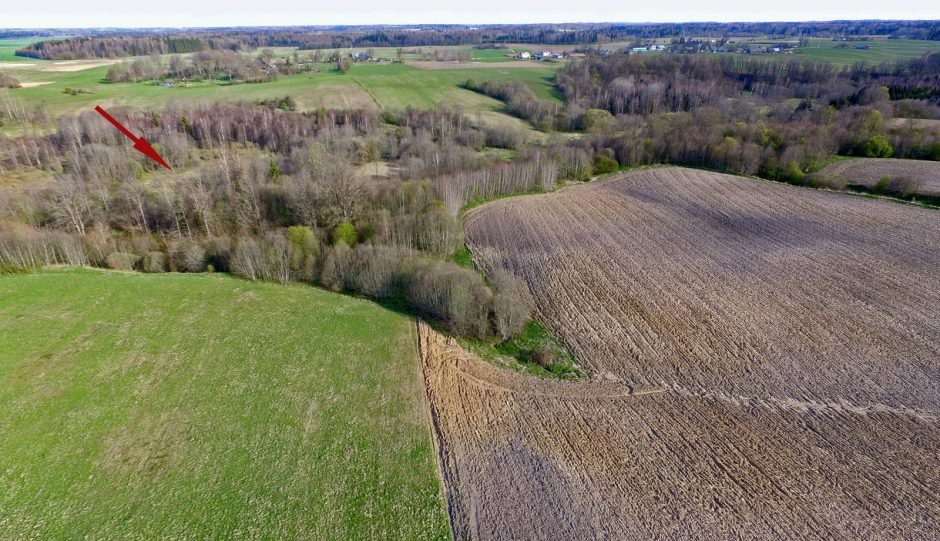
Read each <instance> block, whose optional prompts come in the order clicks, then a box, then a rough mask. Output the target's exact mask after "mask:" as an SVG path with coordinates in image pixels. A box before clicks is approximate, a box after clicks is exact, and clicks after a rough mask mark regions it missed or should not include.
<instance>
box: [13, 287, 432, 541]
mask: <svg viewBox="0 0 940 541" xmlns="http://www.w3.org/2000/svg"><path fill="white" fill-rule="evenodd" d="M0 344H2V347H0V411H2V412H3V414H2V415H0V538H2V539H9V540H14V539H66V538H68V539H76V538H78V539H84V538H88V539H183V538H187V539H190V538H204V539H272V538H281V539H286V538H289V539H447V538H448V537H449V528H448V524H447V516H446V512H445V508H444V505H443V503H444V502H443V501H442V499H441V488H440V482H439V480H438V475H437V473H436V472H437V467H436V465H435V462H434V453H433V451H432V447H431V436H430V433H429V431H428V428H427V419H426V417H427V416H426V414H425V410H426V407H425V405H424V396H423V391H422V390H421V383H420V371H419V367H418V364H417V351H416V348H415V334H414V323H413V321H412V320H411V319H409V318H406V317H404V316H401V315H399V314H396V313H394V312H391V311H388V310H384V309H382V308H379V307H377V306H376V305H375V304H372V303H369V302H366V301H361V300H357V299H352V298H349V297H343V296H340V295H336V294H331V293H326V292H323V291H319V290H315V289H313V288H310V287H304V286H281V285H273V284H261V283H252V282H246V281H242V280H237V279H234V278H230V277H225V276H218V275H184V274H164V275H144V274H129V273H114V272H101V271H91V270H70V271H43V272H39V273H36V274H27V275H18V276H3V277H0Z"/></svg>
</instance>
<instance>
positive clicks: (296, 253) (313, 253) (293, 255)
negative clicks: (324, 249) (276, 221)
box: [287, 225, 320, 281]
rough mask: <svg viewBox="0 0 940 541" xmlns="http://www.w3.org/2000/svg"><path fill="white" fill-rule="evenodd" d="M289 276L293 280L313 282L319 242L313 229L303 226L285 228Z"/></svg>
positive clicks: (318, 253)
mask: <svg viewBox="0 0 940 541" xmlns="http://www.w3.org/2000/svg"><path fill="white" fill-rule="evenodd" d="M287 241H288V242H289V243H290V246H289V259H290V274H291V278H292V279H294V280H302V281H313V279H314V278H315V274H316V264H317V258H318V257H319V255H320V242H319V241H318V240H317V236H316V234H315V233H314V232H313V229H311V228H309V227H307V226H304V225H295V226H293V227H289V228H287Z"/></svg>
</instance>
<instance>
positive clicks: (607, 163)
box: [594, 155, 620, 175]
mask: <svg viewBox="0 0 940 541" xmlns="http://www.w3.org/2000/svg"><path fill="white" fill-rule="evenodd" d="M619 168H620V164H618V163H617V160H614V159H612V158H608V157H607V156H603V155H601V156H598V157H596V158H594V173H596V174H598V175H603V174H604V173H614V172H616V171H617V169H619Z"/></svg>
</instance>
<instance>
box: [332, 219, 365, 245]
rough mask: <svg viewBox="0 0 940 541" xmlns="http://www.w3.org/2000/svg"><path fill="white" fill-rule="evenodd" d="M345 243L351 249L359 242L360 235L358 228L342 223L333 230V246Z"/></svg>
mask: <svg viewBox="0 0 940 541" xmlns="http://www.w3.org/2000/svg"><path fill="white" fill-rule="evenodd" d="M341 242H342V243H343V244H345V245H346V246H349V247H350V248H351V247H353V246H355V245H356V243H357V242H359V233H358V232H357V231H356V227H355V226H354V225H353V224H351V223H349V222H342V223H341V224H339V225H337V226H336V229H334V230H333V245H334V246H335V245H337V244H339V243H341Z"/></svg>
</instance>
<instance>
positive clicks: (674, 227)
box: [420, 168, 940, 539]
mask: <svg viewBox="0 0 940 541" xmlns="http://www.w3.org/2000/svg"><path fill="white" fill-rule="evenodd" d="M467 239H468V246H469V247H470V249H471V251H472V252H473V255H474V259H475V260H476V262H477V263H478V264H479V265H481V266H482V267H483V268H484V269H485V270H486V271H492V270H493V269H495V268H497V267H504V268H506V269H509V270H510V271H511V272H513V273H515V274H517V275H518V276H520V277H522V278H524V279H525V280H526V281H527V283H528V284H529V286H530V288H531V289H532V292H533V294H534V296H535V298H536V302H537V304H538V310H539V317H540V319H542V321H544V322H545V323H546V324H547V325H549V326H550V327H551V328H552V329H553V330H554V331H555V332H556V333H557V334H558V335H559V336H561V337H562V338H563V339H564V341H565V342H566V343H567V344H568V345H569V347H571V348H572V349H573V350H574V351H575V352H576V354H577V356H578V359H579V361H580V362H581V364H582V366H584V368H586V369H587V370H588V371H589V372H591V373H592V376H593V377H592V379H591V380H590V381H585V382H573V383H572V382H554V381H544V380H532V379H528V378H527V376H524V375H521V374H516V373H507V372H505V371H502V370H500V369H498V368H495V367H492V366H490V365H487V364H485V363H482V361H479V360H478V359H475V358H473V357H472V356H469V355H468V354H466V353H463V352H461V351H460V350H459V348H458V347H457V346H456V345H454V344H453V343H452V342H449V341H447V340H445V339H444V338H442V337H440V336H438V335H436V334H434V333H433V332H432V331H430V330H429V329H426V328H422V329H420V334H421V354H422V359H423V362H424V367H425V379H426V384H427V387H428V393H429V397H430V403H431V408H432V414H433V417H434V419H435V429H436V432H437V437H438V440H439V442H440V453H441V456H442V464H443V470H444V477H445V484H446V486H447V496H448V501H449V504H450V513H451V519H452V523H453V525H454V529H455V531H456V534H457V537H458V539H466V538H473V539H537V538H540V539H546V538H551V539H604V538H610V539H649V538H709V539H711V538H728V537H745V538H791V539H805V538H836V539H871V538H898V537H901V538H916V539H934V538H937V537H938V536H940V473H938V467H937V466H938V457H940V390H938V389H940V312H938V308H937V307H938V306H940V250H938V248H940V214H938V213H936V212H935V211H931V210H927V209H921V208H913V207H907V206H903V205H898V204H894V203H890V202H884V201H873V200H868V199H864V198H860V197H855V196H847V195H838V194H831V193H824V192H815V191H811V190H806V189H799V188H792V187H789V186H784V185H780V184H774V183H769V182H760V181H752V180H748V179H743V178H739V177H733V176H728V175H721V174H716V173H708V172H702V171H694V170H688V169H680V168H663V169H653V170H647V171H642V172H636V173H631V174H628V175H624V176H622V177H619V178H616V179H612V180H610V181H605V182H599V183H592V184H588V185H584V186H578V187H575V188H571V189H567V190H563V191H561V192H557V193H554V194H548V195H540V196H526V197H519V198H510V199H504V200H500V201H497V202H494V203H491V204H489V205H485V206H483V207H480V208H478V209H475V210H474V211H472V212H471V213H470V215H469V216H468V218H467Z"/></svg>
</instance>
